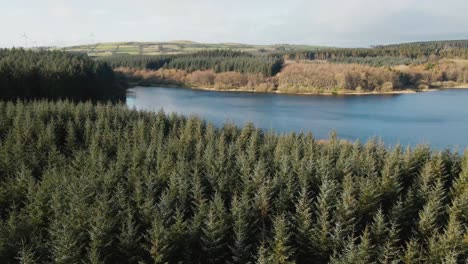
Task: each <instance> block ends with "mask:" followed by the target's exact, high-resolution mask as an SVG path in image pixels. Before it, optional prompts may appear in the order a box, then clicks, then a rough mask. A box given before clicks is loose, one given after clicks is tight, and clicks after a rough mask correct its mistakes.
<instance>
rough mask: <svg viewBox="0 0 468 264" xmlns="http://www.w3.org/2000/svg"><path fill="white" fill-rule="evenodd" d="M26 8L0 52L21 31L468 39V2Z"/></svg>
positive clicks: (295, 39)
mask: <svg viewBox="0 0 468 264" xmlns="http://www.w3.org/2000/svg"><path fill="white" fill-rule="evenodd" d="M19 2H21V1H9V2H8V3H6V5H4V6H2V9H5V11H4V16H1V17H0V23H2V24H7V25H10V26H9V27H7V28H5V29H4V31H2V35H0V46H2V45H3V46H4V45H7V44H8V45H9V44H11V43H18V44H21V40H20V39H18V38H17V35H18V33H17V32H26V33H28V34H30V35H32V34H35V38H36V39H37V40H38V42H39V41H40V42H44V43H50V42H51V41H55V40H56V39H60V41H61V42H60V43H67V45H69V44H79V43H77V42H78V41H79V40H80V39H87V37H88V36H89V34H90V32H94V33H95V35H96V41H99V42H105V41H166V40H173V39H189V40H194V41H199V42H247V43H253V44H255V43H259V44H272V43H304V44H320V45H336V46H367V45H371V44H378V43H387V42H401V41H413V40H430V39H440V38H468V16H466V15H465V12H466V10H468V1H466V0H445V1H436V0H392V1H389V0H379V1H376V0H327V1H323V0H289V1H288V2H285V1H283V0H281V1H280V0H256V1H252V0H237V1H228V0H198V1H193V0H171V1H167V0H132V1H128V0H67V1H65V0H44V1H41V2H39V1H38V2H32V3H30V4H29V5H28V6H27V8H26V7H25V6H24V5H21V4H19ZM18 12H23V13H25V14H24V15H22V16H21V17H22V19H20V20H18V19H17V18H15V17H14V16H13V15H9V14H15V13H18ZM44 14H46V15H44ZM12 20H15V21H16V23H11V21H12ZM70 32H73V34H74V35H75V36H73V37H72V36H71V34H70ZM50 36H53V38H52V37H50ZM52 39H54V40H52ZM5 43H7V44H5Z"/></svg>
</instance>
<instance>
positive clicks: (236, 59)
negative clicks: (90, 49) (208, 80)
mask: <svg viewBox="0 0 468 264" xmlns="http://www.w3.org/2000/svg"><path fill="white" fill-rule="evenodd" d="M98 60H100V61H105V62H107V63H109V65H111V66H112V67H114V68H119V67H127V68H138V69H147V70H159V69H161V68H163V67H164V68H165V69H177V70H184V71H186V72H189V73H191V72H194V71H197V70H212V71H214V72H216V73H220V72H233V71H234V72H240V73H253V74H263V75H265V76H274V75H276V74H277V73H278V72H279V71H280V70H281V68H282V65H283V59H282V58H281V57H279V56H267V55H261V56H254V55H252V54H250V53H246V52H237V51H229V50H214V51H201V52H197V53H192V54H182V55H172V56H111V57H103V58H100V59H98Z"/></svg>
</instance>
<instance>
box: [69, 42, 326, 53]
mask: <svg viewBox="0 0 468 264" xmlns="http://www.w3.org/2000/svg"><path fill="white" fill-rule="evenodd" d="M321 48H323V47H320V46H309V45H291V44H276V45H249V44H240V43H212V44H208V43H197V42H192V41H171V42H115V43H97V44H92V45H79V46H72V47H65V48H61V50H64V51H67V52H78V53H87V54H88V55H89V56H91V57H99V56H111V55H167V54H184V53H193V52H197V51H206V50H218V49H228V50H236V51H245V52H251V53H271V52H284V51H296V50H317V49H321Z"/></svg>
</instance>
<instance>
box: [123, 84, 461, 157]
mask: <svg viewBox="0 0 468 264" xmlns="http://www.w3.org/2000/svg"><path fill="white" fill-rule="evenodd" d="M127 105H128V106H129V107H131V108H133V107H134V108H136V109H140V110H149V111H159V110H161V109H163V110H164V111H165V112H166V113H171V112H177V113H180V114H184V115H197V116H199V117H201V118H203V119H205V120H207V121H208V122H211V123H213V124H215V125H218V126H221V125H223V124H224V123H226V122H230V123H235V124H237V125H244V124H246V123H247V122H253V123H254V124H255V125H256V126H257V127H260V128H264V129H272V130H274V131H276V132H278V133H289V132H291V131H296V132H301V131H304V132H309V131H311V132H312V133H313V135H314V136H315V137H316V138H318V139H325V138H328V137H329V134H330V132H331V131H333V130H335V131H336V132H337V134H338V136H339V137H340V138H343V139H347V140H352V141H354V140H356V139H360V140H361V141H366V140H368V139H369V138H373V137H378V138H381V139H382V140H383V141H384V142H385V143H386V144H387V145H390V146H394V145H396V144H398V143H399V144H403V145H417V144H430V145H431V146H432V147H434V148H446V147H450V148H454V147H460V148H465V147H468V90H465V89H451V90H443V91H434V92H424V93H415V94H401V95H366V96H301V95H280V94H266V93H265V94H261V93H237V92H213V91H201V90H191V89H185V88H162V87H135V88H133V89H130V91H129V93H128V96H127Z"/></svg>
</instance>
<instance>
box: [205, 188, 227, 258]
mask: <svg viewBox="0 0 468 264" xmlns="http://www.w3.org/2000/svg"><path fill="white" fill-rule="evenodd" d="M229 228H230V226H229V222H228V219H227V215H226V209H225V206H224V202H223V200H222V199H221V196H220V195H219V194H218V193H216V194H215V196H214V198H213V201H211V203H210V206H209V209H208V212H207V215H206V218H205V221H204V225H203V236H202V245H203V250H204V252H205V253H206V255H207V259H206V261H207V262H208V263H223V262H225V261H227V257H228V253H229V249H228V247H227V245H228V244H227V243H228V234H229Z"/></svg>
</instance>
